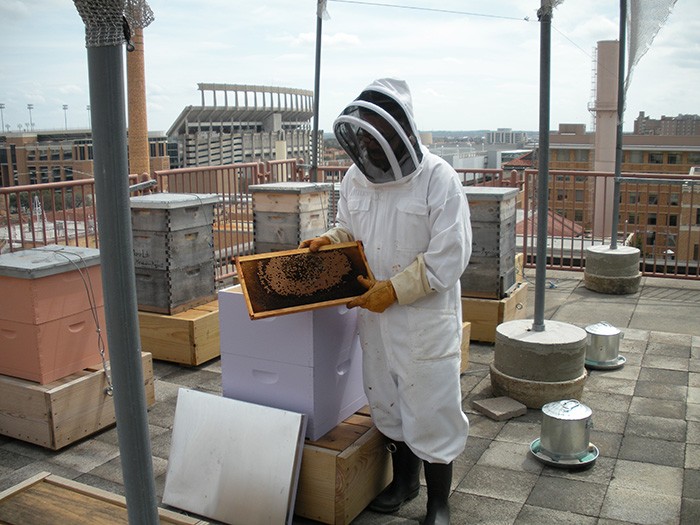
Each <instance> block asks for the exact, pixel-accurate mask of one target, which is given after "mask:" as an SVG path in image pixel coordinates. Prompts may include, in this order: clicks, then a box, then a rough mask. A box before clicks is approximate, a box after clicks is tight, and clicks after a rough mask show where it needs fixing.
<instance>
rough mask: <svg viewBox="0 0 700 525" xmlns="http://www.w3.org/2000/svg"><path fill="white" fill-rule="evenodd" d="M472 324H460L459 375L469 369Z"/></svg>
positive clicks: (465, 322) (466, 322)
mask: <svg viewBox="0 0 700 525" xmlns="http://www.w3.org/2000/svg"><path fill="white" fill-rule="evenodd" d="M471 329H472V324H471V323H470V322H468V321H464V322H463V323H462V345H461V346H460V348H459V350H460V354H461V362H460V367H459V373H460V374H463V373H464V372H466V371H467V369H468V368H469V339H470V337H471Z"/></svg>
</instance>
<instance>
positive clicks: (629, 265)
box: [583, 245, 642, 295]
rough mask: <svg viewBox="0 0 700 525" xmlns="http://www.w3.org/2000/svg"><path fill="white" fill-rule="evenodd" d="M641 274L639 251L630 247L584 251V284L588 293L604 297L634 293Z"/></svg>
mask: <svg viewBox="0 0 700 525" xmlns="http://www.w3.org/2000/svg"><path fill="white" fill-rule="evenodd" d="M641 279H642V273H641V272H640V271H639V250H638V249H637V248H633V247H631V246H618V247H617V248H616V249H615V250H611V249H610V246H605V245H596V246H591V247H590V248H587V249H586V268H585V269H584V273H583V284H584V286H585V287H586V288H588V289H589V290H592V291H594V292H599V293H605V294H613V295H626V294H632V293H636V292H637V290H639V283H640V281H641Z"/></svg>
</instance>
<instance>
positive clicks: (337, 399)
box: [219, 285, 367, 440]
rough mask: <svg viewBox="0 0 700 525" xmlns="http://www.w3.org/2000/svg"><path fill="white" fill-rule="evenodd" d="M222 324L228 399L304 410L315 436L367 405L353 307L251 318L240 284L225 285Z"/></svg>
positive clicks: (311, 435) (308, 429)
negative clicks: (351, 308)
mask: <svg viewBox="0 0 700 525" xmlns="http://www.w3.org/2000/svg"><path fill="white" fill-rule="evenodd" d="M219 322H220V338H221V382H222V386H223V395H224V397H228V398H232V399H238V400H241V401H247V402H250V403H257V404H261V405H266V406H270V407H274V408H280V409H283V410H290V411H294V412H300V413H304V414H306V415H307V416H308V424H307V427H306V437H307V438H309V439H311V440H316V439H318V438H320V437H321V436H323V435H324V434H326V433H327V432H328V431H329V430H331V429H332V428H333V427H335V426H336V425H338V424H339V423H340V422H341V421H343V420H345V419H347V418H348V417H349V416H351V415H352V414H354V413H355V412H357V411H358V410H359V409H360V408H362V407H363V406H365V405H366V404H367V399H366V397H365V394H364V390H363V386H362V352H361V348H360V342H359V337H358V333H357V326H356V325H357V312H356V311H355V310H348V309H347V308H346V307H345V306H344V305H340V306H329V307H326V308H320V309H317V310H313V311H305V312H299V313H294V314H289V315H283V316H278V317H270V318H266V319H256V320H251V319H250V316H249V315H248V309H247V305H246V301H245V298H244V296H243V293H242V291H241V288H240V286H238V285H237V286H233V287H231V288H226V289H223V290H221V291H219Z"/></svg>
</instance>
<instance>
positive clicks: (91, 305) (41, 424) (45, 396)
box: [0, 245, 155, 450]
mask: <svg viewBox="0 0 700 525" xmlns="http://www.w3.org/2000/svg"><path fill="white" fill-rule="evenodd" d="M0 290H2V293H1V294H0V434H3V435H6V436H11V437H14V438H17V439H21V440H23V441H28V442H30V443H34V444H37V445H40V446H43V447H47V448H50V449H53V450H57V449H60V448H63V447H65V446H66V445H69V444H71V443H73V442H75V441H77V440H79V439H82V438H84V437H85V436H87V435H89V434H92V433H94V432H97V431H99V430H101V429H103V428H105V427H106V426H109V425H111V424H113V423H114V422H115V414H114V404H113V402H112V397H111V396H110V395H109V391H108V389H107V387H108V385H109V380H108V377H107V374H106V373H105V367H107V368H108V367H109V363H108V362H106V359H107V357H108V355H107V348H106V346H107V338H106V330H105V329H106V324H105V315H104V300H103V291H102V276H101V267H100V252H99V251H98V250H95V249H92V248H80V247H74V246H57V245H49V246H44V247H41V248H33V249H29V250H23V251H20V252H16V253H9V254H5V255H0ZM99 334H101V338H102V340H101V341H100V335H99ZM103 353H104V358H105V363H104V364H103V362H102V357H103ZM141 361H142V365H143V373H144V387H145V389H146V397H147V399H146V401H147V403H148V404H149V405H152V404H153V403H154V401H155V398H154V390H153V367H152V361H151V355H150V354H148V353H142V354H141Z"/></svg>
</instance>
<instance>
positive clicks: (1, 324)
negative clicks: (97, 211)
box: [0, 245, 106, 384]
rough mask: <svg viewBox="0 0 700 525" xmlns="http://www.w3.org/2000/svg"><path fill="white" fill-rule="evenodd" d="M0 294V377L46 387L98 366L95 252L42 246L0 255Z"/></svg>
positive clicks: (100, 312)
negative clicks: (14, 378)
mask: <svg viewBox="0 0 700 525" xmlns="http://www.w3.org/2000/svg"><path fill="white" fill-rule="evenodd" d="M0 290H2V293H0V374H3V375H7V376H12V377H17V378H21V379H27V380H29V381H35V382H38V383H41V384H46V383H50V382H52V381H55V380H57V379H61V378H63V377H65V376H68V375H70V374H73V373H76V372H79V371H81V370H83V369H85V368H88V367H91V366H95V365H99V364H100V363H101V357H100V353H99V346H98V337H97V327H96V324H95V316H97V319H98V320H99V322H100V324H101V325H100V326H101V328H102V331H103V333H104V330H105V320H104V301H103V294H102V276H101V273H100V252H99V250H96V249H93V248H80V247H75V246H58V245H48V246H44V247H39V248H32V249H29V250H23V251H19V252H15V253H7V254H4V255H0ZM103 341H104V343H105V346H106V338H103Z"/></svg>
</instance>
